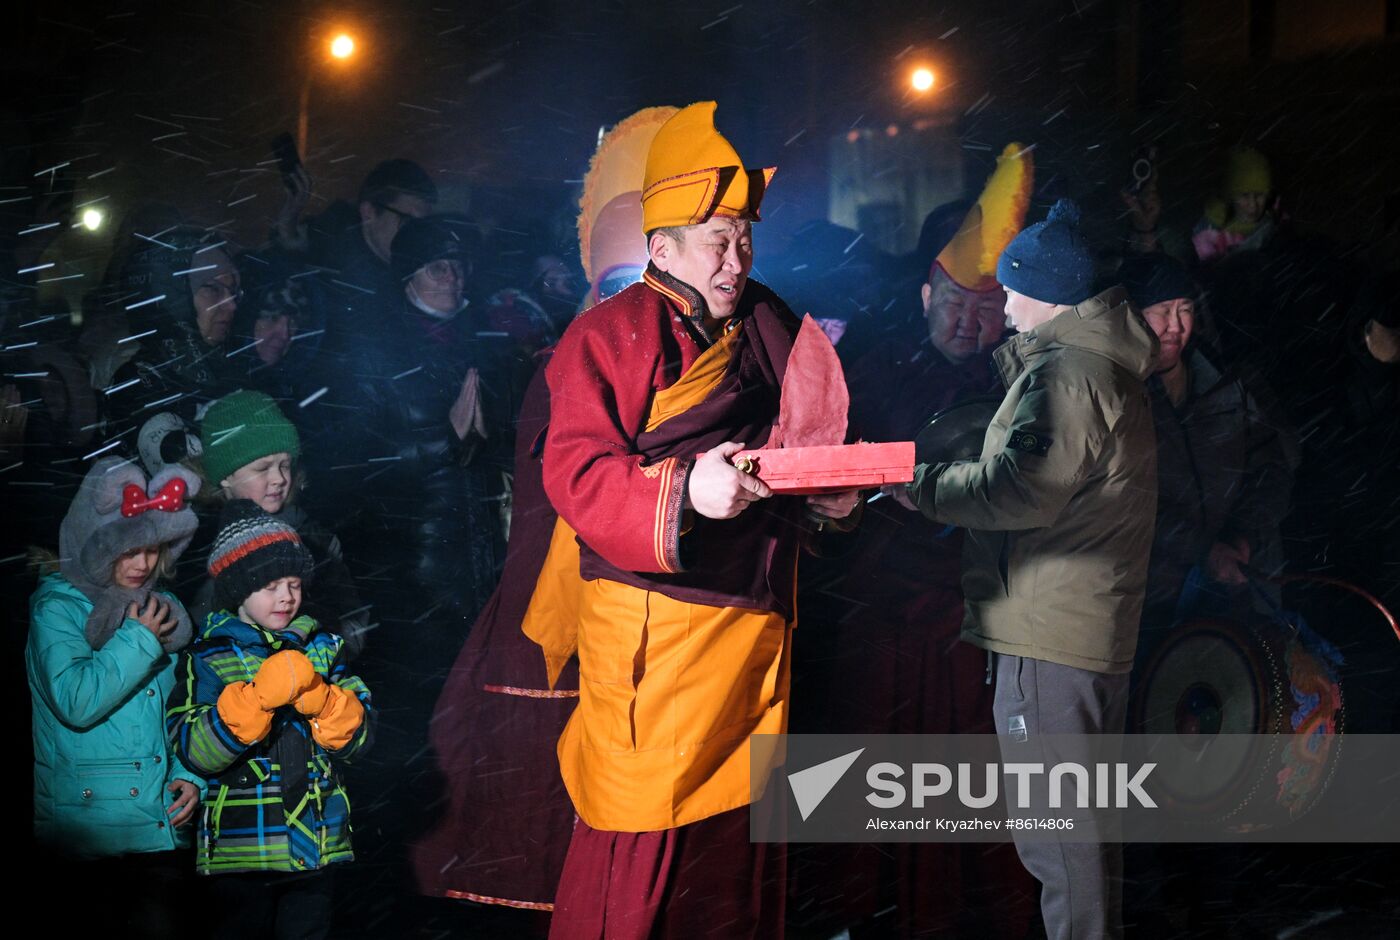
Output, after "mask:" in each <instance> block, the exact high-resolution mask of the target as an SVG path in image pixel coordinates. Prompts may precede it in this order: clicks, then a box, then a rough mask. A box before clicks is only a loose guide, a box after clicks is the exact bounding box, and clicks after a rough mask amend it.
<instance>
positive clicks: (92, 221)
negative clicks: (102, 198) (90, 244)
mask: <svg viewBox="0 0 1400 940" xmlns="http://www.w3.org/2000/svg"><path fill="white" fill-rule="evenodd" d="M102 221H103V220H102V210H100V209H87V210H85V211H84V212H83V219H82V225H83V228H85V229H87V230H88V231H89V232H95V231H97V230H98V229H100V228H101V227H102Z"/></svg>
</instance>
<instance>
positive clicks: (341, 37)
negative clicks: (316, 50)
mask: <svg viewBox="0 0 1400 940" xmlns="http://www.w3.org/2000/svg"><path fill="white" fill-rule="evenodd" d="M325 48H326V51H327V52H329V53H330V56H331V58H332V59H335V60H336V61H338V62H345V61H347V60H348V59H349V58H350V57H351V56H353V55H354V54H355V50H356V45H355V37H353V36H351V35H350V34H349V33H336V34H335V36H334V37H333V38H332V39H331V41H330V43H329V44H328V45H327V46H326V47H325ZM314 67H315V65H314V63H311V62H308V63H307V66H306V80H305V81H303V82H302V84H301V107H300V109H299V110H298V111H297V153H299V154H300V155H301V156H302V158H303V159H305V157H306V125H307V120H308V119H307V112H308V110H309V106H310V104H311V75H312V71H313V69H314Z"/></svg>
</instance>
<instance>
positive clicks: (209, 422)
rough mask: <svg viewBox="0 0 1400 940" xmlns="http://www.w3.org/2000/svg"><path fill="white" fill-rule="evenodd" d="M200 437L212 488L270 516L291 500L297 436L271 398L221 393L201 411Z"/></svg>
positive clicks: (298, 451) (298, 445) (298, 450)
mask: <svg viewBox="0 0 1400 940" xmlns="http://www.w3.org/2000/svg"><path fill="white" fill-rule="evenodd" d="M199 437H200V441H201V443H202V444H203V446H204V476H205V479H206V480H207V481H208V483H209V485H210V487H211V488H212V487H218V489H219V490H220V491H221V492H222V493H223V495H224V496H225V497H226V498H228V499H250V500H252V501H253V502H255V503H257V504H258V506H259V508H261V509H262V510H263V511H264V512H269V513H272V514H273V515H274V516H275V515H277V514H278V513H279V512H281V511H282V509H283V508H284V507H285V506H286V505H287V504H288V503H289V502H290V501H291V499H292V496H293V494H294V492H295V488H294V486H293V483H294V478H293V468H294V467H295V464H296V460H297V458H298V457H300V456H301V438H300V436H299V435H298V434H297V429H296V427H295V426H293V424H292V422H290V421H288V420H287V417H286V415H284V414H282V409H280V408H278V407H277V403H276V402H275V401H273V400H272V399H271V398H270V397H268V396H267V395H265V394H263V393H262V392H251V391H247V390H243V389H240V390H239V391H236V392H233V393H232V394H230V395H225V396H224V397H223V398H220V399H219V400H218V401H216V402H214V403H213V404H212V405H210V406H209V410H208V411H206V412H205V413H204V421H203V423H202V424H201V425H200V433H199Z"/></svg>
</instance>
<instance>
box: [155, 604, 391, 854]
mask: <svg viewBox="0 0 1400 940" xmlns="http://www.w3.org/2000/svg"><path fill="white" fill-rule="evenodd" d="M344 646H345V641H344V640H343V639H341V638H340V637H339V636H337V635H336V634H334V633H330V632H328V631H325V630H321V629H319V628H318V625H317V623H316V621H315V620H313V619H311V618H310V617H298V618H297V619H296V620H294V621H292V623H291V624H289V625H288V626H287V628H286V629H285V630H280V631H277V632H272V631H269V630H265V629H263V628H262V627H258V626H252V625H249V624H246V623H244V622H243V621H241V620H239V619H238V618H236V617H233V616H231V615H229V614H228V613H227V612H226V611H216V612H214V613H211V614H210V615H209V616H208V618H207V619H206V620H205V625H204V629H203V630H202V631H201V633H200V636H199V639H198V640H196V641H195V643H194V644H193V645H191V646H190V648H189V649H188V650H186V651H185V652H184V653H183V654H181V657H180V664H179V667H178V669H177V672H176V677H175V688H174V689H173V690H172V692H171V695H170V701H169V702H168V704H167V708H166V731H167V733H168V734H169V736H170V741H171V744H172V746H173V748H174V749H175V752H176V753H177V754H178V755H179V757H180V760H181V761H182V762H184V764H185V766H186V767H188V768H189V769H190V770H192V771H194V772H195V773H198V774H202V775H203V776H204V777H206V778H207V779H208V781H209V794H208V797H207V798H206V800H205V802H204V806H203V811H202V816H201V819H200V823H199V827H198V829H197V830H196V837H197V844H198V853H197V858H196V867H197V869H198V871H199V873H200V874H203V875H209V874H221V873H226V872H246V871H290V872H296V871H314V870H316V869H320V868H324V867H325V866H327V865H331V864H335V863H337V862H346V861H350V860H351V859H352V858H354V853H353V851H352V849H351V846H350V832H351V829H350V801H349V798H348V797H347V796H346V793H345V788H344V786H343V785H342V784H341V782H340V779H339V776H338V774H337V772H336V767H335V764H336V762H338V761H342V760H348V759H350V758H352V757H354V756H355V755H356V754H358V753H360V752H361V751H362V750H364V748H365V747H366V746H367V745H368V743H369V738H370V726H371V721H370V720H369V716H370V694H369V689H368V688H366V686H365V684H364V683H363V682H362V681H361V680H360V679H359V677H358V676H353V675H350V674H349V672H348V670H347V669H346V667H345V663H344V661H343V655H342V651H343V649H344ZM284 649H294V650H300V651H302V652H303V653H305V654H306V656H307V658H308V659H310V660H311V663H312V665H313V666H315V667H316V671H317V672H318V673H320V674H321V675H322V676H323V677H324V678H325V679H326V681H328V682H334V683H335V684H336V685H339V686H341V687H342V688H344V689H346V690H348V691H350V692H352V693H353V694H354V695H355V696H356V697H357V698H359V700H360V701H361V702H362V703H363V704H364V706H365V716H366V720H365V722H364V723H363V724H362V725H361V727H360V730H359V731H358V733H356V735H355V737H354V738H353V739H352V740H351V741H350V743H349V744H347V745H346V746H345V747H344V748H342V749H341V750H339V751H333V752H332V751H327V750H326V749H325V748H323V747H321V745H319V744H317V743H316V741H315V740H313V739H312V737H311V730H310V725H309V723H308V722H307V720H306V719H305V718H304V717H302V716H301V715H300V714H298V713H297V711H296V710H295V709H294V708H292V707H290V706H287V707H284V708H280V709H278V710H277V713H276V715H275V716H274V718H273V722H272V731H271V733H270V734H268V736H267V737H266V738H265V739H263V740H262V741H260V742H258V743H257V744H254V745H253V746H251V747H246V746H244V744H243V743H242V742H241V741H239V740H238V739H237V738H236V737H234V735H233V732H231V731H230V730H229V728H228V726H227V725H225V724H224V722H223V720H222V719H221V718H220V717H219V712H218V709H217V708H215V703H216V702H217V701H218V698H219V693H221V692H222V691H223V689H224V686H226V685H228V684H229V683H232V682H239V681H251V680H252V678H253V676H254V675H255V674H256V673H257V671H258V667H259V666H261V665H262V662H263V660H264V659H266V658H267V657H268V656H271V655H272V654H273V653H275V652H278V651H279V650H284Z"/></svg>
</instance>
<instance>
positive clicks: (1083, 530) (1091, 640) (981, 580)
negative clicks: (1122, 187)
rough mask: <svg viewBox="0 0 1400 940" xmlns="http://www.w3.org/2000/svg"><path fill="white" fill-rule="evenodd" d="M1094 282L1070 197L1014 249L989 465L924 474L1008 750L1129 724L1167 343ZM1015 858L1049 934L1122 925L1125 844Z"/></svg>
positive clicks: (919, 476) (1066, 847)
mask: <svg viewBox="0 0 1400 940" xmlns="http://www.w3.org/2000/svg"><path fill="white" fill-rule="evenodd" d="M1093 276H1094V264H1093V255H1092V253H1091V252H1090V250H1089V247H1088V245H1087V243H1086V242H1085V240H1084V238H1083V236H1082V235H1081V234H1080V233H1079V231H1078V209H1077V208H1076V207H1075V206H1074V204H1073V203H1071V202H1069V201H1068V200H1061V201H1060V202H1059V203H1057V204H1056V205H1055V207H1054V208H1053V209H1052V210H1051V211H1050V215H1049V217H1048V218H1047V219H1046V221H1044V222H1042V223H1040V224H1038V225H1033V226H1030V227H1029V228H1027V229H1026V230H1025V231H1023V232H1022V233H1021V234H1020V235H1018V236H1017V237H1016V238H1015V239H1014V240H1013V241H1012V242H1011V244H1010V245H1008V246H1007V248H1006V250H1005V251H1004V252H1003V253H1002V256H1001V259H1000V261H999V263H998V265H997V279H998V280H999V281H1000V282H1001V284H1002V286H1003V287H1004V288H1005V289H1006V294H1007V298H1006V312H1007V318H1008V321H1009V322H1010V325H1012V326H1014V327H1015V328H1016V330H1017V331H1018V332H1019V335H1018V336H1016V337H1015V338H1013V339H1012V340H1010V341H1009V342H1007V343H1006V344H1004V345H1003V346H1002V347H1001V348H1000V349H998V350H997V352H996V361H997V364H998V367H999V368H1000V370H1001V373H1002V377H1003V379H1004V380H1005V381H1006V383H1007V386H1008V390H1007V393H1006V398H1005V399H1004V400H1003V401H1002V404H1001V407H1000V408H999V409H998V411H997V413H996V416H995V417H994V418H993V420H992V424H991V426H990V427H989V428H988V429H987V434H986V437H985V438H984V440H983V447H982V456H981V458H980V459H979V460H975V461H961V462H957V463H947V464H931V465H928V464H926V465H921V466H919V467H918V468H917V470H916V472H915V476H914V482H913V483H911V484H910V485H909V491H908V495H909V497H910V499H911V500H912V501H913V502H914V503H915V504H916V505H917V507H918V508H919V510H920V511H922V512H923V514H924V515H926V516H928V517H929V518H931V519H933V520H935V521H937V522H942V523H946V524H953V525H958V526H963V527H965V528H967V529H968V530H969V532H968V538H967V542H966V543H965V547H964V550H963V593H964V596H965V598H966V611H967V612H966V615H965V619H964V622H963V639H965V640H967V641H968V642H970V643H972V644H974V645H976V646H980V647H982V648H984V649H986V650H987V651H988V653H989V655H990V664H989V667H988V668H989V673H990V672H991V671H993V670H994V672H995V677H996V693H995V697H994V700H993V714H994V716H995V718H996V727H997V733H998V735H999V736H1000V737H1001V742H1002V753H1003V758H1004V759H1005V760H1007V761H1011V760H1025V759H1027V758H1028V757H1029V756H1031V755H1032V752H1031V751H1029V750H1028V748H1031V749H1034V748H1039V747H1040V745H1039V743H1038V742H1039V740H1040V738H1041V736H1043V735H1047V734H1049V735H1075V734H1098V733H1108V734H1119V733H1122V731H1123V724H1124V719H1125V717H1126V711H1127V693H1128V672H1129V670H1130V669H1131V668H1132V664H1133V651H1134V648H1135V646H1136V644H1137V630H1138V621H1139V619H1140V617H1141V614H1142V603H1143V593H1144V590H1145V587H1146V582H1147V563H1148V557H1149V554H1150V551H1151V547H1152V529H1153V524H1154V520H1155V513H1156V505H1157V472H1156V469H1157V468H1156V452H1157V442H1156V437H1155V435H1154V432H1153V425H1152V408H1151V404H1150V402H1149V399H1148V396H1147V392H1146V388H1145V386H1144V384H1143V383H1144V380H1145V379H1146V378H1147V376H1148V375H1150V374H1151V372H1152V367H1153V362H1154V359H1155V358H1156V355H1157V338H1156V335H1155V334H1154V333H1153V332H1152V330H1151V329H1150V328H1149V327H1148V326H1147V324H1146V323H1145V322H1144V321H1143V320H1142V318H1141V317H1140V316H1139V315H1138V314H1137V313H1136V312H1135V311H1133V310H1132V309H1131V307H1130V306H1129V304H1128V299H1127V295H1126V294H1125V293H1124V291H1123V290H1122V288H1118V287H1115V288H1112V289H1110V290H1107V291H1105V292H1103V293H1101V294H1099V295H1098V296H1091V294H1092V282H1093ZM1017 851H1018V852H1019V854H1020V856H1021V860H1022V862H1023V864H1025V866H1026V868H1027V870H1029V871H1030V872H1031V874H1033V875H1035V876H1036V877H1037V878H1038V879H1040V881H1041V883H1042V885H1043V886H1044V888H1043V891H1042V893H1041V909H1042V913H1043V914H1044V917H1045V924H1046V929H1047V931H1048V933H1049V936H1050V937H1051V938H1052V940H1059V938H1065V940H1068V938H1074V940H1080V938H1096V937H1113V936H1118V935H1120V934H1121V931H1122V926H1121V922H1122V852H1121V847H1120V846H1118V845H1100V844H1095V843H1078V844H1075V843H1064V844H1056V843H1044V842H1040V843H1030V842H1021V841H1019V840H1018V844H1017Z"/></svg>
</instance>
